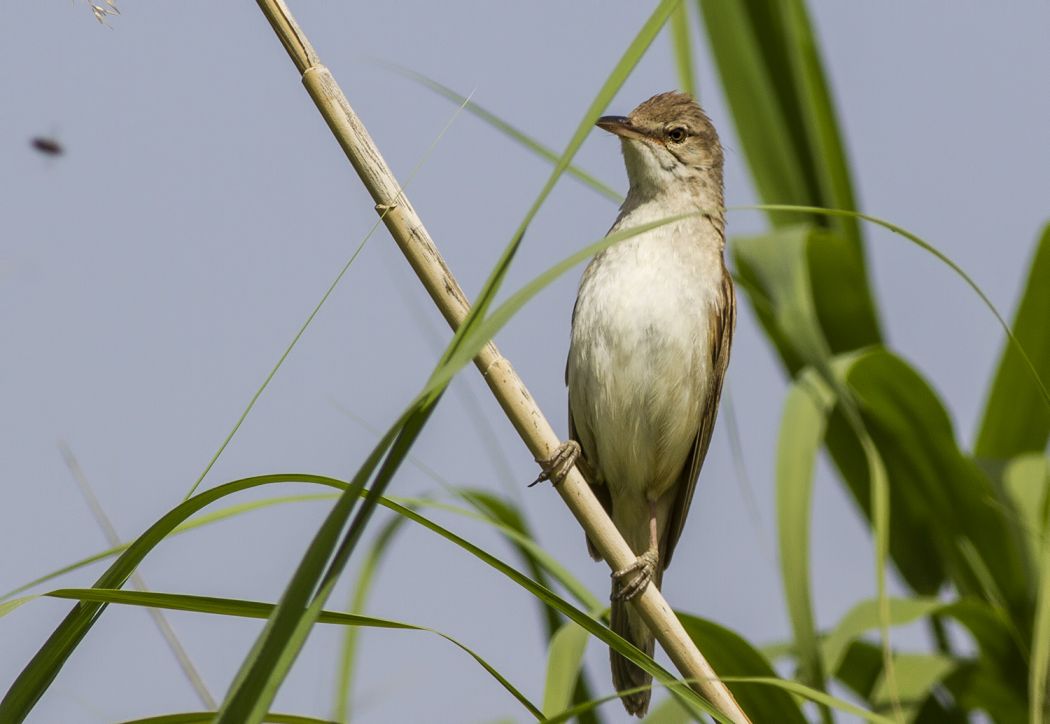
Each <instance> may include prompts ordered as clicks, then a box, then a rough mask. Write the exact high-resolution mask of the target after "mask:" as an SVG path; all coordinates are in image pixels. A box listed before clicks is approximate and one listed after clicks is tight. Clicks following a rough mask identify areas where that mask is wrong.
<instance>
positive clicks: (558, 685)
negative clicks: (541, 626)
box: [543, 621, 589, 717]
mask: <svg viewBox="0 0 1050 724" xmlns="http://www.w3.org/2000/svg"><path fill="white" fill-rule="evenodd" d="M588 638H589V635H588V634H587V631H585V630H584V629H582V628H580V627H579V626H577V625H576V624H574V623H572V622H571V621H568V622H566V623H565V624H564V625H563V626H562V627H561V628H560V629H558V631H557V632H556V633H555V634H554V636H552V637H551V640H550V646H549V647H548V648H547V683H546V684H545V685H544V688H543V713H544V715H545V716H548V717H550V716H554V715H555V714H558V713H559V712H561V711H562V710H563V709H567V708H568V707H569V705H570V704H572V699H573V692H575V690H576V680H577V678H578V676H579V674H580V670H581V665H582V662H583V652H584V651H586V649H587V639H588Z"/></svg>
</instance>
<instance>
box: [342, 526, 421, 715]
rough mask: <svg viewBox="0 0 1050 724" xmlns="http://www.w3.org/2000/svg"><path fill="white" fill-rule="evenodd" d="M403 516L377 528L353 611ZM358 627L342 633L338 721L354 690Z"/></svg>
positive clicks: (355, 588) (357, 608) (359, 609)
mask: <svg viewBox="0 0 1050 724" xmlns="http://www.w3.org/2000/svg"><path fill="white" fill-rule="evenodd" d="M405 521H406V518H402V517H400V516H398V517H394V518H391V519H390V520H389V521H387V523H386V525H384V526H383V527H382V528H380V529H379V532H378V533H377V534H376V537H375V540H374V541H373V542H372V546H371V548H369V549H368V552H367V553H366V554H365V557H364V560H362V561H361V569H360V571H359V572H358V574H357V579H356V581H355V582H354V585H353V588H352V589H351V590H352V591H353V596H352V597H351V600H350V605H349V607H348V609H349V611H350V613H352V614H358V615H360V614H363V613H364V611H365V603H366V601H367V600H368V594H369V593H370V592H371V590H372V583H373V581H374V579H375V575H376V573H377V572H378V570H379V562H380V561H381V560H382V558H383V556H384V555H385V554H386V552H387V550H388V549H389V547H390V544H391V543H392V542H393V540H394V536H395V535H396V534H397V532H398V531H399V530H401V527H402V526H403V525H404V524H405ZM360 631H361V629H360V628H358V627H357V626H348V627H347V629H346V632H345V633H344V634H343V646H342V649H341V650H340V656H339V671H338V673H337V675H336V686H335V704H334V706H333V707H332V718H333V719H335V720H336V721H340V722H349V721H350V713H351V710H352V706H351V694H352V692H353V680H354V663H355V661H356V658H357V642H358V639H359V635H360Z"/></svg>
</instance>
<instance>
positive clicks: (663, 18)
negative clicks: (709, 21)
mask: <svg viewBox="0 0 1050 724" xmlns="http://www.w3.org/2000/svg"><path fill="white" fill-rule="evenodd" d="M679 2H680V0H661V2H660V3H659V4H658V5H657V6H656V9H655V10H653V12H652V14H651V15H650V16H649V18H648V19H647V20H646V21H645V23H644V24H643V25H642V28H641V29H640V30H639V31H638V34H637V35H635V37H634V39H633V40H632V41H631V43H630V44H629V45H628V46H627V49H626V50H625V51H624V53H623V55H622V56H621V57H620V60H619V61H618V62H617V64H616V66H615V67H614V68H613V70H612V72H611V73H610V74H609V76H608V78H607V79H606V80H605V83H603V84H602V87H601V89H599V91H598V93H597V95H596V96H595V98H594V100H593V101H591V105H590V106H589V107H588V109H587V112H586V113H584V116H583V119H582V120H581V121H580V123H579V125H578V126H577V127H576V131H575V133H573V135H572V138H571V139H570V140H569V143H568V145H567V146H566V147H565V150H564V151H563V152H562V154H561V156H560V157H559V158H558V161H557V163H555V165H554V169H553V170H552V171H551V175H550V177H549V178H548V179H547V182H546V183H545V184H544V185H543V188H542V189H541V190H540V193H539V195H538V196H537V197H536V200H535V201H533V203H532V206H530V207H529V210H528V212H526V214H525V218H524V219H522V221H521V224H519V225H518V228H517V230H516V231H515V232H514V235H513V237H512V238H511V241H510V243H509V244H508V245H507V246H506V248H505V249H504V250H503V253H502V254H501V255H500V258H499V260H498V261H497V262H496V265H495V267H493V269H492V272H491V273H490V274H489V277H488V279H487V280H486V281H485V284H484V286H482V288H481V291H480V292H479V293H478V297H477V299H476V300H475V302H474V305H473V306H472V307H471V309H470V312H469V313H468V314H467V316H466V319H464V321H463V324H462V325H461V326H460V327H459V329H457V330H456V334H455V336H454V337H453V339H452V343H451V344H450V345H449V351H450V352H451V353H452V354H451V355H450V357H449V359H448V360H447V366H448V368H449V369H459V366H462V365H459V366H457V364H456V363H454V361H456V357H457V355H456V353H458V352H459V350H460V347H461V345H462V343H463V340H464V338H465V337H466V336H467V335H468V334H471V333H472V332H473V327H474V325H475V322H474V320H476V319H484V317H485V315H486V313H487V312H488V308H489V306H490V305H491V304H492V301H493V299H494V298H495V296H496V293H497V292H498V291H499V288H500V285H501V283H502V280H503V277H504V276H505V275H506V273H507V269H508V268H509V267H510V263H511V262H512V261H513V260H514V257H515V255H516V254H517V252H518V249H519V247H520V246H521V242H522V240H523V239H524V238H525V232H526V231H527V230H528V228H529V225H530V224H531V223H532V220H533V218H535V216H536V214H537V213H538V212H539V210H540V208H541V207H542V206H543V204H544V202H545V201H546V200H547V197H548V196H550V193H551V191H553V190H554V186H555V184H556V183H557V182H558V179H560V178H561V176H562V174H563V173H565V171H566V169H567V168H568V167H569V164H570V163H571V162H572V159H573V158H574V157H575V155H576V152H577V151H578V150H579V149H580V146H582V145H583V141H584V139H586V138H587V135H588V134H589V133H590V132H591V130H592V129H593V127H594V122H595V121H596V120H598V116H600V115H601V113H602V111H603V110H605V108H606V106H608V105H609V102H610V101H612V99H613V97H614V96H615V95H616V92H617V91H618V90H619V89H620V87H621V86H622V85H623V83H624V81H626V80H627V76H628V75H630V73H631V71H632V70H634V67H635V66H636V65H637V64H638V62H639V61H640V60H641V59H642V56H643V55H644V54H645V51H646V50H648V48H649V46H650V45H651V44H652V42H653V40H654V39H655V38H656V36H657V34H658V33H659V32H660V30H661V29H662V28H663V26H664V24H665V23H666V22H667V18H668V17H669V16H670V14H671V12H672V11H673V10H674V8H675V6H676V5H677V4H678V3H679ZM479 349H480V348H479ZM473 356H474V355H473V354H471V355H470V356H469V357H468V359H471V358H473ZM463 364H465V362H464V363H463ZM432 384H433V381H432Z"/></svg>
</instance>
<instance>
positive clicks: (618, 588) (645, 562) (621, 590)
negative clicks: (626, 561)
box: [612, 550, 659, 601]
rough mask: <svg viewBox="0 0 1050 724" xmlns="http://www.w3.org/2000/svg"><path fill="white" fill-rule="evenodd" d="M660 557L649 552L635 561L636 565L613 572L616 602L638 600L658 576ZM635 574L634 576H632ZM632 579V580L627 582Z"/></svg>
mask: <svg viewBox="0 0 1050 724" xmlns="http://www.w3.org/2000/svg"><path fill="white" fill-rule="evenodd" d="M658 562H659V555H658V554H657V552H656V551H654V550H648V551H646V552H645V553H643V554H642V555H640V556H638V557H637V558H635V559H634V563H632V564H631V565H629V566H627V567H626V568H621V569H620V570H618V571H613V573H612V579H613V594H612V598H613V600H615V601H630V600H631V599H633V598H636V597H637V596H638V595H639V594H641V592H642V591H644V590H645V587H646V586H648V585H649V582H650V581H651V580H653V576H654V575H656V564H657V563H658ZM632 574H633V575H632ZM628 577H630V580H626V581H625V579H627V578H628Z"/></svg>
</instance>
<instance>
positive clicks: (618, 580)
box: [612, 501, 660, 601]
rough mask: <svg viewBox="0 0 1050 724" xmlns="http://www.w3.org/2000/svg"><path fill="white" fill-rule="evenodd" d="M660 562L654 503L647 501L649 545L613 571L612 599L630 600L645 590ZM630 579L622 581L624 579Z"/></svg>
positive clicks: (658, 535)
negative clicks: (628, 563) (642, 551)
mask: <svg viewBox="0 0 1050 724" xmlns="http://www.w3.org/2000/svg"><path fill="white" fill-rule="evenodd" d="M659 564H660V534H659V531H658V530H657V526H656V503H654V502H652V501H650V502H649V547H648V548H647V549H646V551H645V553H642V554H641V555H640V556H638V557H637V558H635V559H634V563H632V564H631V565H629V566H627V567H626V568H621V569H620V570H618V571H613V574H612V579H613V581H614V583H615V585H614V586H613V595H612V597H613V599H615V600H617V601H630V600H631V599H632V598H635V597H636V596H638V595H639V594H641V592H642V591H644V590H645V588H646V586H648V585H649V582H650V581H651V580H653V576H655V575H656V567H657V566H658V565H659ZM632 574H633V575H632ZM628 576H631V579H630V580H629V581H627V582H626V583H625V582H624V579H625V578H627V577H628Z"/></svg>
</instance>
